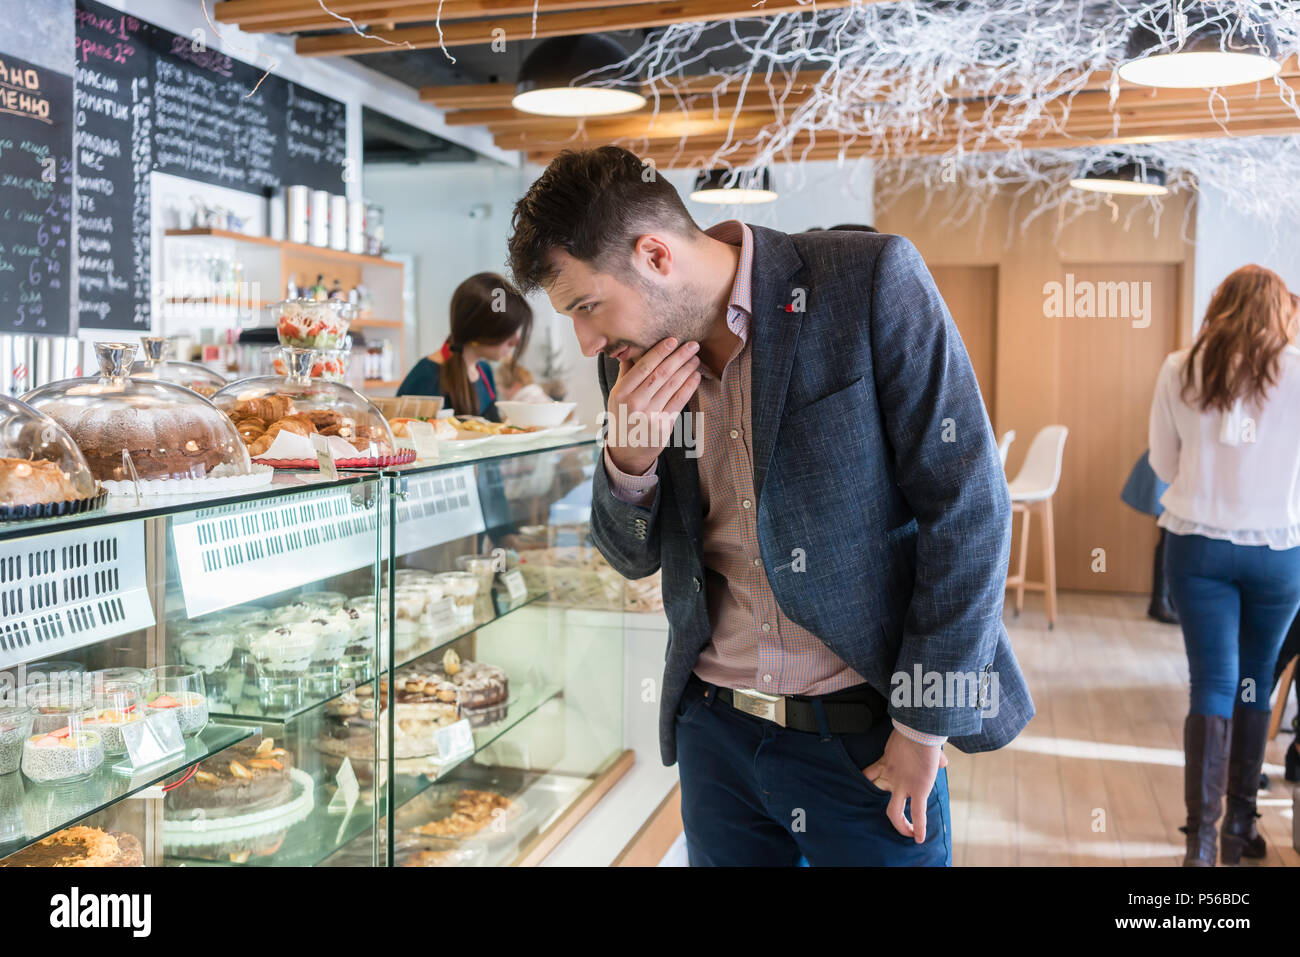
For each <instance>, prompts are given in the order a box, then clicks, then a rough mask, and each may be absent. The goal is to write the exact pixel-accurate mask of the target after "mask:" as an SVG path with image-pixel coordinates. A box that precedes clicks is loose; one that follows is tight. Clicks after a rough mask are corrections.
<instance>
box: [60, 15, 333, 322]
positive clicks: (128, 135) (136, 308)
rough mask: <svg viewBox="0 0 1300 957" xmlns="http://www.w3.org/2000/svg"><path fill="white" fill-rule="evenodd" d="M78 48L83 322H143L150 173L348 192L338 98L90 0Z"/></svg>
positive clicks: (266, 187)
mask: <svg viewBox="0 0 1300 957" xmlns="http://www.w3.org/2000/svg"><path fill="white" fill-rule="evenodd" d="M76 49H77V74H76V80H77V102H78V107H77V109H78V113H77V116H78V128H77V150H78V158H79V160H80V162H81V165H80V166H79V168H78V184H79V187H80V191H79V195H78V215H79V217H80V226H79V229H78V249H77V255H78V262H79V263H80V264H81V272H80V274H79V292H80V296H81V299H80V304H79V307H78V316H79V321H80V323H81V325H82V326H83V327H87V328H112V329H123V328H138V329H147V328H148V327H149V323H150V318H149V306H150V303H149V289H148V283H149V275H150V271H149V265H150V223H149V217H150V196H149V174H150V172H151V171H154V170H157V171H158V172H162V173H170V174H172V175H175V176H181V177H184V178H186V179H192V180H197V181H199V182H203V183H210V184H212V185H215V186H225V187H227V188H230V189H237V190H242V191H244V192H250V193H263V194H265V193H269V192H270V191H272V190H274V189H276V188H278V187H280V186H282V185H283V186H292V185H303V186H309V187H311V188H312V189H324V190H328V191H329V192H331V193H342V192H344V164H345V159H346V149H347V107H346V105H345V104H344V103H341V102H340V101H338V100H335V99H332V98H330V97H327V96H323V95H322V94H320V93H316V92H315V91H312V90H307V89H305V88H303V87H302V86H300V85H298V84H296V83H293V82H290V81H289V80H286V79H284V78H283V77H279V76H276V75H274V74H270V75H267V74H266V72H265V68H264V67H263V66H258V65H250V64H248V63H244V62H242V61H240V60H236V59H234V58H233V57H230V56H227V55H226V54H224V53H220V52H218V51H216V50H212V49H209V48H207V47H206V46H205V45H204V44H203V43H202V42H201V41H200V40H198V39H196V38H195V37H192V36H178V35H176V34H174V33H170V32H169V31H167V30H164V29H162V28H161V27H157V26H154V25H153V24H151V23H148V22H146V21H144V20H141V19H139V18H138V17H132V16H130V15H125V14H123V13H121V12H120V11H118V10H114V9H113V8H111V7H106V6H103V5H102V4H99V3H95V2H93V0H77V40H76ZM87 158H89V159H90V160H91V163H90V164H89V167H90V168H87V162H86V159H87ZM88 204H89V205H91V206H93V208H88ZM88 225H89V227H90V228H87V226H88Z"/></svg>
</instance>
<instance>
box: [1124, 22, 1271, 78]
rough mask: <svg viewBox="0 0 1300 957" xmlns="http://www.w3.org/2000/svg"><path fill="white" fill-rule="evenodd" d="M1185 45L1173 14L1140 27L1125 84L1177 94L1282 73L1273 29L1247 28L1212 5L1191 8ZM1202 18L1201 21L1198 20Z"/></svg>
mask: <svg viewBox="0 0 1300 957" xmlns="http://www.w3.org/2000/svg"><path fill="white" fill-rule="evenodd" d="M1184 15H1185V16H1187V18H1188V20H1187V26H1186V28H1185V30H1186V36H1185V37H1184V39H1183V42H1182V43H1181V44H1180V43H1179V42H1178V39H1177V33H1178V31H1177V30H1175V29H1174V26H1173V18H1174V14H1173V12H1172V10H1166V11H1164V12H1162V13H1160V14H1157V15H1156V17H1155V18H1154V21H1153V22H1151V23H1147V22H1140V23H1138V24H1137V25H1136V26H1135V27H1134V28H1133V31H1132V32H1131V33H1130V34H1129V36H1128V45H1127V47H1126V49H1125V51H1124V63H1123V65H1122V66H1121V67H1120V68H1119V76H1120V79H1121V80H1124V81H1126V82H1128V83H1138V84H1140V85H1142V86H1155V87H1168V88H1171V89H1194V88H1203V89H1211V88H1213V87H1217V86H1235V85H1237V84H1239V83H1257V82H1259V81H1260V80H1267V79H1268V78H1270V77H1272V76H1276V75H1277V73H1278V72H1279V71H1280V70H1281V69H1282V65H1281V63H1280V62H1279V57H1280V56H1281V49H1280V46H1279V44H1278V41H1277V35H1276V34H1275V33H1274V32H1273V28H1272V27H1271V26H1269V25H1268V24H1267V23H1247V22H1245V21H1243V20H1242V18H1241V17H1240V16H1239V15H1238V14H1236V13H1228V12H1226V11H1219V10H1218V9H1217V8H1216V7H1215V6H1213V5H1210V4H1189V5H1188V6H1187V7H1186V8H1185V10H1184ZM1198 18H1199V19H1198Z"/></svg>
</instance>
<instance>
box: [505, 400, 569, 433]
mask: <svg viewBox="0 0 1300 957" xmlns="http://www.w3.org/2000/svg"><path fill="white" fill-rule="evenodd" d="M577 407H578V403H576V402H506V401H498V402H497V409H498V410H499V411H500V413H501V418H502V419H504V420H505V421H506V422H508V423H510V424H511V425H518V426H521V427H527V426H530V425H536V426H541V427H542V428H547V429H549V428H551V427H552V426H556V425H559V424H560V423H561V422H563V421H564V420H565V419H566V418H568V415H569V413H570V412H572V411H573V410H574V409H576V408H577Z"/></svg>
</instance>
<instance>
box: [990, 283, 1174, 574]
mask: <svg viewBox="0 0 1300 957" xmlns="http://www.w3.org/2000/svg"><path fill="white" fill-rule="evenodd" d="M1062 268H1063V272H1064V273H1065V274H1066V275H1063V276H1060V277H1056V279H1057V281H1059V282H1061V284H1062V286H1063V291H1064V292H1067V293H1068V292H1069V291H1071V289H1073V291H1074V292H1075V302H1076V304H1077V305H1078V306H1081V307H1082V308H1077V309H1075V310H1074V311H1075V312H1076V313H1077V312H1081V311H1082V312H1086V311H1088V310H1087V308H1086V305H1085V303H1086V295H1087V293H1085V292H1084V290H1085V288H1086V287H1084V286H1083V285H1082V284H1083V283H1091V284H1093V285H1092V287H1091V288H1092V290H1093V292H1094V295H1093V299H1094V308H1093V311H1094V312H1105V313H1107V314H1108V315H1107V316H1097V317H1095V318H1084V317H1080V316H1076V317H1069V316H1068V315H1067V316H1064V317H1059V318H1055V317H1048V316H1045V317H1044V319H1043V321H1045V322H1055V323H1058V324H1059V329H1060V336H1059V340H1058V343H1059V348H1058V350H1057V355H1056V369H1057V383H1058V389H1059V391H1058V397H1057V408H1058V410H1059V412H1058V415H1059V416H1060V418H1059V421H1060V423H1061V424H1062V425H1065V426H1068V427H1069V429H1070V435H1069V438H1068V439H1067V440H1066V444H1065V460H1064V463H1063V465H1062V471H1061V485H1060V488H1059V489H1058V491H1057V493H1056V497H1055V500H1054V506H1055V517H1056V564H1057V584H1058V587H1060V588H1076V589H1084V590H1088V591H1125V592H1141V593H1145V592H1149V591H1150V590H1151V562H1152V555H1153V552H1154V549H1155V544H1156V540H1157V537H1158V534H1159V533H1158V531H1157V528H1156V520H1155V519H1154V518H1152V517H1150V516H1147V515H1143V514H1140V513H1138V512H1135V511H1134V510H1133V509H1131V508H1129V507H1128V506H1127V505H1125V504H1124V503H1123V502H1121V501H1120V498H1119V494H1120V490H1121V489H1122V488H1123V487H1124V482H1125V480H1126V479H1127V478H1128V475H1129V472H1130V470H1131V469H1132V468H1133V463H1134V462H1135V461H1137V458H1138V456H1139V455H1141V454H1142V452H1143V450H1144V449H1146V447H1147V422H1148V419H1149V416H1150V410H1151V396H1152V393H1153V391H1154V389H1155V381H1156V375H1157V373H1158V372H1159V371H1160V366H1161V363H1162V362H1163V361H1164V358H1165V356H1167V355H1168V354H1169V353H1170V352H1172V351H1173V350H1174V349H1175V348H1176V341H1177V329H1178V315H1179V279H1180V276H1179V269H1180V267H1179V266H1177V265H1165V264H1155V265H1140V266H1136V265H1135V266H1120V265H1088V264H1076V265H1068V264H1067V265H1065V266H1063V267H1062ZM1070 275H1072V276H1073V281H1072V283H1071V282H1070V281H1069V280H1068V276H1070ZM1106 283H1111V284H1113V283H1128V284H1130V285H1129V292H1130V293H1135V292H1139V293H1141V295H1142V296H1143V299H1142V300H1141V302H1140V303H1139V302H1138V301H1135V300H1134V301H1130V303H1129V307H1128V310H1127V311H1128V313H1129V315H1127V316H1110V315H1109V313H1112V312H1117V311H1119V312H1123V311H1124V309H1123V296H1122V295H1119V294H1117V293H1116V292H1115V290H1116V287H1114V286H1105V285H1103V284H1106ZM1133 283H1137V284H1138V285H1137V286H1133V285H1132V284H1133ZM1148 284H1149V285H1148ZM1080 297H1084V298H1083V299H1081V298H1080ZM1103 297H1105V300H1106V305H1105V307H1104V308H1103V307H1102V298H1103ZM1139 304H1140V306H1141V307H1142V308H1143V309H1144V310H1145V313H1146V315H1145V316H1139V315H1137V312H1138V306H1139ZM1117 305H1118V306H1119V308H1116V306H1117ZM1148 321H1149V324H1147V325H1145V326H1143V324H1144V323H1147V322H1148ZM1022 361H1025V362H1032V361H1041V358H1037V359H1036V358H1035V357H1034V356H1023V357H1022ZM1031 439H1032V436H1028V435H1026V436H1022V437H1020V439H1018V440H1017V444H1019V442H1020V441H1021V440H1023V441H1024V443H1025V445H1026V447H1028V443H1029V442H1030V440H1031ZM1017 531H1018V529H1017ZM1038 533H1039V530H1038V529H1037V528H1035V529H1034V530H1033V532H1032V535H1031V543H1030V545H1031V548H1033V549H1035V550H1036V549H1037V547H1038V543H1039V534H1038ZM1097 549H1101V550H1102V551H1101V552H1097V551H1096V550H1097ZM1013 554H1015V553H1014V552H1013ZM1102 558H1104V567H1105V570H1104V571H1102V570H1100V569H1101V567H1102V565H1101V562H1100V561H1099V559H1102Z"/></svg>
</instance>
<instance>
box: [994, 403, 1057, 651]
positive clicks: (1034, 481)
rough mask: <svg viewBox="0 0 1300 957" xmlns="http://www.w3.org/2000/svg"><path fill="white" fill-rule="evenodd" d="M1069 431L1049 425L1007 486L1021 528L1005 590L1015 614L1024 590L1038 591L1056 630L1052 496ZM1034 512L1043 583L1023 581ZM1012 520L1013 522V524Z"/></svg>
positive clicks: (1051, 626) (1054, 535)
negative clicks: (1038, 519) (1039, 524)
mask: <svg viewBox="0 0 1300 957" xmlns="http://www.w3.org/2000/svg"><path fill="white" fill-rule="evenodd" d="M1069 434H1070V430H1069V429H1067V428H1066V427H1065V426H1063V425H1049V426H1046V427H1044V428H1043V429H1041V430H1040V431H1039V433H1038V434H1037V435H1035V436H1034V441H1032V442H1031V443H1029V452H1028V453H1027V454H1026V455H1025V462H1024V464H1023V465H1021V466H1020V471H1019V472H1018V473H1017V474H1016V477H1015V478H1014V479H1012V480H1011V482H1010V483H1009V484H1008V486H1007V487H1008V489H1009V490H1010V492H1011V511H1012V514H1013V516H1014V514H1015V513H1016V512H1022V513H1023V514H1024V516H1025V517H1024V519H1023V520H1022V522H1021V526H1020V560H1019V569H1018V571H1017V573H1016V574H1015V575H1010V576H1008V577H1007V587H1008V588H1014V589H1015V590H1016V614H1017V615H1019V614H1020V611H1021V609H1022V608H1023V607H1024V604H1025V590H1026V589H1028V590H1029V591H1041V592H1043V593H1044V594H1045V596H1046V598H1047V627H1048V628H1054V627H1055V626H1056V532H1055V530H1054V528H1053V526H1052V496H1053V495H1055V494H1056V487H1057V486H1058V485H1059V484H1060V483H1061V460H1062V458H1064V456H1065V438H1066V436H1067V435H1069ZM1035 511H1037V512H1039V513H1040V514H1041V515H1042V519H1043V572H1044V574H1043V577H1044V579H1045V580H1044V581H1041V582H1031V581H1026V580H1025V569H1026V567H1027V565H1028V562H1029V524H1030V516H1031V515H1033V513H1034V512H1035ZM1014 520H1015V519H1014V518H1013V519H1012V521H1014Z"/></svg>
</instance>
